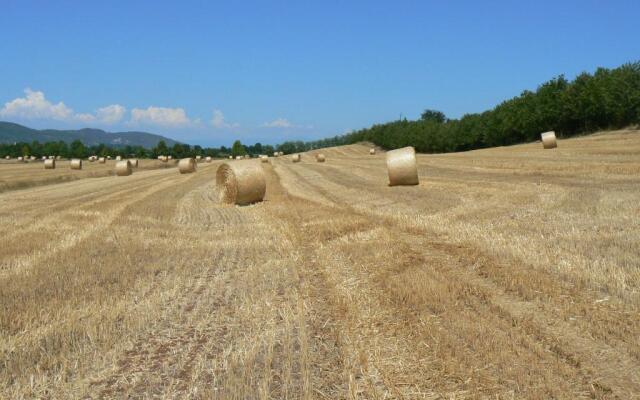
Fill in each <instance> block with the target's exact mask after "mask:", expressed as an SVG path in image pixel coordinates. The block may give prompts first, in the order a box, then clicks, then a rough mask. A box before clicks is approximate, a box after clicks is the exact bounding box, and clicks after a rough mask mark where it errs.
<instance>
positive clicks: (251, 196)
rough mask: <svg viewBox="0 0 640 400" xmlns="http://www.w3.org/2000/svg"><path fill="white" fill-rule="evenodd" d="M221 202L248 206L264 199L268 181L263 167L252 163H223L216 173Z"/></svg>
mask: <svg viewBox="0 0 640 400" xmlns="http://www.w3.org/2000/svg"><path fill="white" fill-rule="evenodd" d="M216 185H217V187H218V192H219V193H220V201H221V202H222V203H227V204H237V205H247V204H251V203H256V202H259V201H262V200H263V199H264V195H265V193H266V191H267V181H266V178H265V175H264V171H263V170H262V167H261V166H260V165H259V164H257V163H255V162H252V161H242V162H234V163H223V164H222V165H220V166H219V167H218V170H217V171H216Z"/></svg>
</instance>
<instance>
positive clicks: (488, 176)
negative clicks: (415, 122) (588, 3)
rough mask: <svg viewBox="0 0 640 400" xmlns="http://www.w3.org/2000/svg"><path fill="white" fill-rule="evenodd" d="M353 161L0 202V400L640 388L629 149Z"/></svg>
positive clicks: (574, 147) (547, 394) (309, 162)
mask: <svg viewBox="0 0 640 400" xmlns="http://www.w3.org/2000/svg"><path fill="white" fill-rule="evenodd" d="M369 148H370V147H369V146H360V145H354V146H345V147H340V148H334V149H324V150H323V153H325V154H326V155H327V157H328V158H330V160H331V163H329V164H327V165H318V163H316V161H315V160H313V157H310V156H309V157H303V159H302V161H301V162H300V163H299V164H291V161H290V160H288V159H287V158H283V159H275V158H274V159H273V160H272V162H273V165H271V164H262V165H261V166H262V168H264V171H265V173H266V176H267V194H266V198H265V201H264V202H262V203H259V204H256V205H252V206H247V207H235V206H226V205H221V204H218V203H216V201H215V200H216V199H217V197H218V188H217V187H216V186H215V179H214V177H215V171H216V168H217V166H218V165H219V162H213V163H211V164H203V165H202V167H201V168H202V170H201V171H200V172H199V173H198V174H189V175H180V174H175V172H172V171H168V170H154V171H141V172H137V173H136V174H134V175H132V176H131V177H130V178H129V179H126V180H122V179H115V178H113V177H103V178H96V179H82V180H78V181H74V182H69V183H62V184H58V185H49V186H44V187H39V188H31V189H27V190H19V191H9V192H7V193H4V194H0V224H2V226H3V227H5V228H6V230H5V235H4V237H3V240H4V242H3V247H2V249H1V251H0V307H2V308H1V309H0V310H1V312H0V332H1V333H2V334H1V335H0V398H10V399H14V398H15V399H20V398H61V399H63V398H64V399H67V398H96V399H97V398H128V397H130V398H202V399H209V398H224V399H227V398H230V399H245V398H261V399H269V398H291V399H293V398H303V399H311V398H320V399H322V398H327V399H334V398H344V399H384V398H406V399H408V398H420V399H422V398H428V399H431V398H433V399H436V398H446V399H449V398H455V399H463V398H505V399H512V398H568V399H569V398H570V399H573V398H603V399H604V398H625V399H626V398H634V397H638V396H639V393H640V376H639V374H638V373H637V371H638V370H640V343H639V340H640V339H639V338H640V296H639V290H638V289H639V286H640V276H639V272H638V271H639V270H640V265H639V259H638V251H637V250H638V247H637V244H638V243H640V226H639V223H638V218H637V215H638V212H639V211H640V209H639V208H638V202H637V199H638V198H639V195H640V175H639V174H638V172H640V134H639V133H637V132H633V133H629V132H618V133H613V134H606V135H594V136H590V137H586V138H580V139H573V140H562V141H560V143H559V147H558V149H556V150H553V151H545V150H543V149H542V146H541V145H540V144H539V143H534V144H530V145H524V146H514V147H509V148H499V149H490V150H483V151H476V152H469V153H460V154H449V155H437V156H424V155H419V156H418V164H419V173H420V176H421V178H424V179H421V183H420V185H418V186H412V187H388V186H386V184H387V175H386V166H385V154H384V152H379V153H380V154H377V155H374V156H371V155H369V154H368V149H369ZM93 165H94V164H87V166H86V167H85V168H87V169H90V168H91V167H92V166H93ZM19 166H20V167H25V168H29V167H31V165H29V164H21V165H19ZM4 168H9V166H8V165H4V164H2V165H0V174H4V172H2V171H3V169H4ZM10 168H14V166H12V167H10ZM64 170H65V169H64V168H60V172H64ZM57 171H58V169H57V170H56V171H55V172H54V171H49V172H52V173H56V172H57ZM34 172H35V171H34ZM76 172H79V171H76ZM82 172H83V173H84V170H83V171H82ZM0 176H2V175H0Z"/></svg>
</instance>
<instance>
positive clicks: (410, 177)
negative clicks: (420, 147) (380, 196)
mask: <svg viewBox="0 0 640 400" xmlns="http://www.w3.org/2000/svg"><path fill="white" fill-rule="evenodd" d="M387 172H388V173H389V186H400V185H417V184H419V183H420V181H419V179H418V165H417V163H416V150H415V149H414V148H413V147H403V148H401V149H396V150H391V151H388V152H387Z"/></svg>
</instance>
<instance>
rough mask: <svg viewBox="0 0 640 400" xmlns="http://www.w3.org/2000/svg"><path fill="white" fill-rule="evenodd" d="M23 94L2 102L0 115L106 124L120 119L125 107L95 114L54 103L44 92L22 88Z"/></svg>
mask: <svg viewBox="0 0 640 400" xmlns="http://www.w3.org/2000/svg"><path fill="white" fill-rule="evenodd" d="M24 93H25V96H24V97H18V98H16V99H13V100H11V101H9V102H7V103H5V104H4V107H2V108H1V109H0V117H3V118H19V119H50V120H56V121H66V122H74V121H75V122H96V121H98V122H103V123H107V124H111V123H115V122H118V121H120V120H121V119H122V118H123V116H124V113H125V112H126V109H125V108H124V107H122V106H121V105H118V104H113V105H110V106H106V107H103V108H100V109H98V110H97V112H96V115H93V114H87V113H76V112H74V111H73V109H71V108H70V107H67V106H66V105H65V104H64V103H63V102H59V103H57V104H54V103H52V102H50V101H49V100H47V98H46V97H45V95H44V92H41V91H36V90H31V89H29V88H27V89H25V90H24Z"/></svg>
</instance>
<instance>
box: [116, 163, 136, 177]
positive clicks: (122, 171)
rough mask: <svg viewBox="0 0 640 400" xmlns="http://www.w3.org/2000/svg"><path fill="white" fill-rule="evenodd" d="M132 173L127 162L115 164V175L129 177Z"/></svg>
mask: <svg viewBox="0 0 640 400" xmlns="http://www.w3.org/2000/svg"><path fill="white" fill-rule="evenodd" d="M132 173H133V168H131V163H130V162H129V160H120V161H118V162H117V163H116V175H118V176H129V175H131V174H132Z"/></svg>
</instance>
